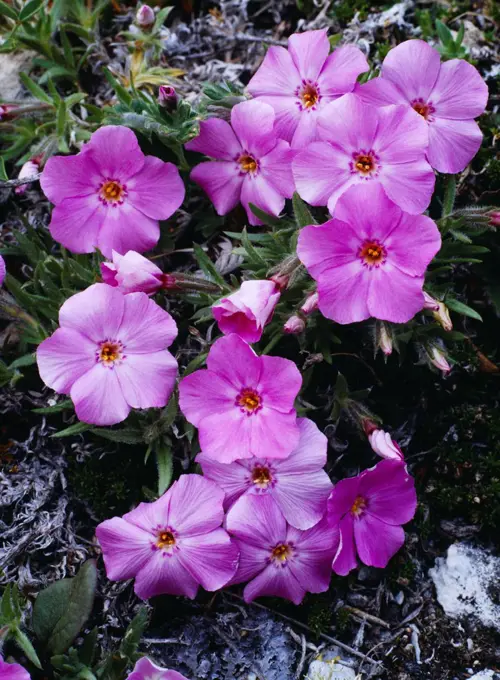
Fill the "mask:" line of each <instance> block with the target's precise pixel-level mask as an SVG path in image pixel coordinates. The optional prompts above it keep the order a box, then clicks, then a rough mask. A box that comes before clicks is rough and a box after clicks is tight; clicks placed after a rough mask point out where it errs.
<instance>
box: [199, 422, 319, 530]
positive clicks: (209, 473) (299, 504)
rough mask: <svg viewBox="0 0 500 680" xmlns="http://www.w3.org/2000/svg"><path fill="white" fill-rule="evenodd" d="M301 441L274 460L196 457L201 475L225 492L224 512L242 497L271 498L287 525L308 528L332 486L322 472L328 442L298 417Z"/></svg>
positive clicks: (316, 517)
mask: <svg viewBox="0 0 500 680" xmlns="http://www.w3.org/2000/svg"><path fill="white" fill-rule="evenodd" d="M297 424H298V427H299V432H300V439H299V443H298V445H297V447H296V448H295V449H294V450H293V451H292V453H291V454H290V455H289V456H288V458H285V459H284V460H280V459H277V458H252V459H250V460H248V459H246V460H239V461H234V462H233V463H229V464H227V463H226V464H224V463H218V462H217V461H214V460H213V459H212V458H209V457H208V456H206V455H204V454H203V453H201V454H199V455H198V457H197V458H196V461H197V462H198V463H200V465H201V468H202V470H203V474H204V475H205V477H207V478H208V479H211V480H212V481H214V482H215V483H216V484H218V485H219V486H220V487H221V489H223V490H224V491H225V493H226V498H225V500H224V509H225V510H228V509H230V508H231V507H232V506H233V505H234V503H235V502H236V501H237V500H238V498H240V497H241V496H244V495H246V496H248V495H251V496H259V497H261V496H271V497H272V498H274V500H275V501H276V503H277V505H278V507H279V509H280V510H281V512H282V513H283V515H284V516H285V519H286V520H287V522H288V523H289V524H291V525H292V526H294V527H296V528H297V529H310V528H311V527H312V526H314V525H315V524H317V522H319V520H320V519H321V518H322V517H323V515H324V514H325V511H326V500H327V498H328V496H329V495H330V491H331V490H332V483H331V482H330V478H329V477H328V475H327V473H326V472H325V471H324V470H323V467H324V465H325V464H326V450H327V446H328V442H327V439H326V437H325V435H324V434H322V433H321V432H320V431H319V430H318V428H317V426H316V425H315V424H314V423H313V422H312V420H308V419H307V418H299V419H298V420H297Z"/></svg>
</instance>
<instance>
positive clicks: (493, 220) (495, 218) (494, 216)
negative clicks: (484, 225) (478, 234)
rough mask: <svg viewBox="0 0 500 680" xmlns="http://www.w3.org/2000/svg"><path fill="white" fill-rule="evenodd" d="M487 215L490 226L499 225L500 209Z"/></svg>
mask: <svg viewBox="0 0 500 680" xmlns="http://www.w3.org/2000/svg"><path fill="white" fill-rule="evenodd" d="M488 217H489V218H490V222H489V224H490V226H491V227H500V210H495V211H494V212H490V213H489V214H488Z"/></svg>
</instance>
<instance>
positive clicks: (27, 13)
mask: <svg viewBox="0 0 500 680" xmlns="http://www.w3.org/2000/svg"><path fill="white" fill-rule="evenodd" d="M43 1H44V0H30V2H28V3H27V4H26V5H24V7H23V8H22V10H21V11H20V12H19V21H26V19H29V18H30V17H32V16H33V14H36V12H38V10H39V9H40V8H41V6H42V5H43Z"/></svg>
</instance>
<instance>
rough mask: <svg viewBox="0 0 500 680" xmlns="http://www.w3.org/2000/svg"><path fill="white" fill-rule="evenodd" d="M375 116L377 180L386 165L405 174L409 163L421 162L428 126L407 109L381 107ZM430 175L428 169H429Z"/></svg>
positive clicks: (424, 150) (411, 110)
mask: <svg viewBox="0 0 500 680" xmlns="http://www.w3.org/2000/svg"><path fill="white" fill-rule="evenodd" d="M376 111H377V112H378V115H379V124H378V129H377V138H376V140H375V143H374V151H375V152H376V153H377V154H378V155H379V156H380V159H381V166H382V167H381V172H380V176H381V177H382V176H383V175H384V171H385V169H386V168H387V166H388V165H394V164H400V167H399V168H398V172H401V173H404V172H406V168H407V167H409V165H410V163H414V162H418V161H422V160H423V159H424V158H425V152H426V151H427V146H428V143H429V131H428V128H429V126H428V124H427V123H426V122H425V120H424V119H423V118H422V116H419V115H418V113H416V112H415V111H414V110H413V109H412V108H410V107H408V106H403V105H398V106H384V107H382V108H380V109H376ZM429 171H430V168H429Z"/></svg>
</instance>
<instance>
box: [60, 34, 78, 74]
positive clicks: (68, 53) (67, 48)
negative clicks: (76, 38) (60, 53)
mask: <svg viewBox="0 0 500 680" xmlns="http://www.w3.org/2000/svg"><path fill="white" fill-rule="evenodd" d="M59 35H60V36H61V43H62V46H63V50H64V58H65V60H66V63H67V64H69V66H71V68H75V57H74V54H73V47H72V45H71V43H70V41H69V39H68V36H67V34H66V31H65V30H64V28H61V30H60V31H59Z"/></svg>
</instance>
